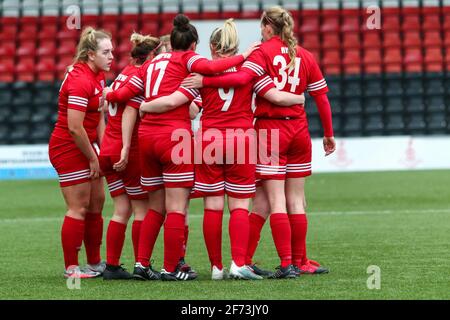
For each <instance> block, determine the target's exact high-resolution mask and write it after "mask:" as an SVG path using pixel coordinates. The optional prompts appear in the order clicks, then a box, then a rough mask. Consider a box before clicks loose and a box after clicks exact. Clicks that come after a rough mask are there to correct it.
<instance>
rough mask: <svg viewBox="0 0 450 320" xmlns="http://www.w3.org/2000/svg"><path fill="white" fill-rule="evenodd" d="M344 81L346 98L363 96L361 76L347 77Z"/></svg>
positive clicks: (349, 75)
mask: <svg viewBox="0 0 450 320" xmlns="http://www.w3.org/2000/svg"><path fill="white" fill-rule="evenodd" d="M343 81H344V96H345V97H355V96H361V95H362V82H361V77H360V75H358V74H355V75H351V74H348V75H345V76H344V78H343Z"/></svg>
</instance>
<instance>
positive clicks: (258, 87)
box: [253, 74, 275, 97]
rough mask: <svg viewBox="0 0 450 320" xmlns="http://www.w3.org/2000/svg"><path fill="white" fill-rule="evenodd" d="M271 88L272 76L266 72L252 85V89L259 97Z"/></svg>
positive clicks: (273, 85)
mask: <svg viewBox="0 0 450 320" xmlns="http://www.w3.org/2000/svg"><path fill="white" fill-rule="evenodd" d="M272 88H275V84H274V83H273V80H272V78H270V76H268V75H267V74H265V75H263V76H261V77H259V78H258V79H257V80H256V82H255V84H254V85H253V91H254V92H255V93H256V94H257V95H259V96H261V97H262V96H264V95H265V94H266V93H267V91H269V90H270V89H272Z"/></svg>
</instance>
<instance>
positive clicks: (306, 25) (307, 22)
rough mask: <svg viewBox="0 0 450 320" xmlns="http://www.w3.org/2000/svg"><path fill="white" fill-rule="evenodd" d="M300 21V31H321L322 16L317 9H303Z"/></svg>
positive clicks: (303, 32)
mask: <svg viewBox="0 0 450 320" xmlns="http://www.w3.org/2000/svg"><path fill="white" fill-rule="evenodd" d="M302 13H303V14H302V17H301V21H300V32H301V33H302V34H305V33H319V29H320V16H319V15H318V14H317V11H316V10H303V12H302Z"/></svg>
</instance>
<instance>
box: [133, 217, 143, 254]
mask: <svg viewBox="0 0 450 320" xmlns="http://www.w3.org/2000/svg"><path fill="white" fill-rule="evenodd" d="M141 226H142V220H134V221H133V224H132V226H131V239H132V241H133V251H134V261H138V251H139V236H140V234H141Z"/></svg>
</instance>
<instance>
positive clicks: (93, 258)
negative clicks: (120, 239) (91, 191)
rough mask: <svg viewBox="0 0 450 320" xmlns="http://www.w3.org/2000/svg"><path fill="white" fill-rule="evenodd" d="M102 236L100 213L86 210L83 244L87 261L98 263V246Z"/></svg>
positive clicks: (99, 259)
mask: <svg viewBox="0 0 450 320" xmlns="http://www.w3.org/2000/svg"><path fill="white" fill-rule="evenodd" d="M102 237H103V217H102V215H101V213H96V212H88V213H86V218H85V220H84V246H85V248H86V256H87V263H89V264H97V263H100V261H101V257H100V246H101V245H102Z"/></svg>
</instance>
